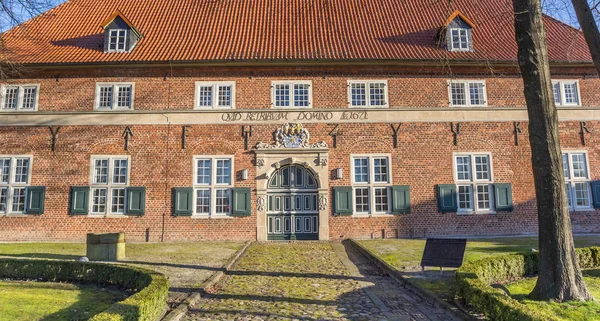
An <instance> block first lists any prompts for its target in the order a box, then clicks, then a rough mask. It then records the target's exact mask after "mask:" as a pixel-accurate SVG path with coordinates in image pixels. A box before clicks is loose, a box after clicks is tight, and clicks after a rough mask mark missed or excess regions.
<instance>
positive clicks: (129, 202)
mask: <svg viewBox="0 0 600 321" xmlns="http://www.w3.org/2000/svg"><path fill="white" fill-rule="evenodd" d="M125 195H126V196H125V215H132V216H141V215H144V212H145V210H146V188H145V187H127V188H126V189H125Z"/></svg>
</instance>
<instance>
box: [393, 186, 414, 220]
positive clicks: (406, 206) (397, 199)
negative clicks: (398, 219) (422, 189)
mask: <svg viewBox="0 0 600 321" xmlns="http://www.w3.org/2000/svg"><path fill="white" fill-rule="evenodd" d="M409 213H410V186H408V185H404V186H392V214H409Z"/></svg>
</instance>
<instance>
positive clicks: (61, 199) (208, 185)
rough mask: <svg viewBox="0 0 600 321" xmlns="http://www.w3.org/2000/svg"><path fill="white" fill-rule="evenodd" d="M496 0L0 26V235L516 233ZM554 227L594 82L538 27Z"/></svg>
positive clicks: (575, 163)
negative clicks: (547, 80) (545, 66)
mask: <svg viewBox="0 0 600 321" xmlns="http://www.w3.org/2000/svg"><path fill="white" fill-rule="evenodd" d="M511 10H512V8H510V7H508V6H507V3H506V2H505V1H500V0H486V1H485V5H479V6H477V5H476V4H475V2H473V1H467V0H458V1H452V3H451V4H450V6H449V7H448V6H447V3H444V2H431V3H430V2H427V1H416V0H415V1H409V2H406V1H400V0H370V1H363V0H353V1H347V0H333V1H332V0H285V1H284V0H251V1H248V0H245V1H244V0H223V1H204V0H198V1H187V0H173V1H152V0H94V1H92V0H70V1H67V2H66V3H64V4H62V5H59V6H58V7H57V8H55V9H52V10H50V11H49V12H47V13H45V14H43V15H41V16H39V17H36V18H34V19H32V20H30V21H28V22H27V23H25V24H23V25H22V26H21V27H19V28H16V29H13V30H10V31H8V32H6V33H4V34H3V35H2V37H3V43H4V45H5V46H6V50H5V52H6V54H5V60H6V61H9V62H12V63H16V64H17V68H16V69H17V70H16V71H13V72H11V73H9V76H8V78H7V79H5V80H4V81H3V83H2V98H1V102H0V125H1V127H0V141H1V142H2V144H1V145H0V146H1V147H0V148H1V149H2V150H1V151H0V155H1V156H0V213H1V216H0V240H1V241H9V240H10V241H12V240H82V239H83V238H84V237H85V234H86V233H89V232H109V231H110V232H116V231H123V232H125V233H126V234H127V237H128V239H129V240H135V241H144V240H149V241H161V240H162V241H176V240H177V241H181V240H205V239H206V240H214V239H245V240H246V239H247V240H255V239H258V240H267V239H269V240H277V239H341V238H346V237H358V238H369V237H383V236H385V237H396V236H401V237H423V236H432V235H453V236H454V235H500V234H527V233H535V232H536V231H537V219H536V205H535V195H534V187H533V177H532V170H531V155H530V146H529V141H528V131H527V112H526V109H525V101H524V96H523V93H522V91H523V83H522V80H521V78H520V74H519V70H518V66H517V63H516V43H515V41H514V29H513V23H512V12H511ZM545 24H546V30H547V34H548V45H549V56H550V60H551V71H552V75H553V78H554V83H553V85H554V91H555V101H556V104H557V106H558V110H559V118H560V121H561V123H560V135H561V137H560V139H561V144H562V148H563V152H564V165H565V167H564V168H565V184H567V187H568V191H569V199H570V204H571V209H572V212H571V216H572V220H573V229H574V231H575V232H579V233H585V232H600V217H599V215H600V213H599V212H598V211H597V210H596V209H595V208H596V207H597V206H599V205H600V189H598V187H597V186H596V185H595V182H594V180H597V179H600V157H599V156H600V144H599V143H600V138H599V137H598V135H597V132H598V131H600V112H599V110H598V107H599V106H600V81H599V79H598V75H597V74H596V73H595V70H594V69H593V65H592V63H591V57H590V55H589V52H588V48H587V46H586V44H585V41H584V39H583V36H582V35H581V34H580V32H579V31H577V30H575V29H573V28H571V27H569V26H567V25H565V24H563V23H561V22H559V21H557V20H554V19H553V18H550V17H546V18H545Z"/></svg>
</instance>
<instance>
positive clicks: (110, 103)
mask: <svg viewBox="0 0 600 321" xmlns="http://www.w3.org/2000/svg"><path fill="white" fill-rule="evenodd" d="M133 87H134V86H133V83H98V84H96V109H97V110H122V109H133V91H134V90H133V89H134V88H133Z"/></svg>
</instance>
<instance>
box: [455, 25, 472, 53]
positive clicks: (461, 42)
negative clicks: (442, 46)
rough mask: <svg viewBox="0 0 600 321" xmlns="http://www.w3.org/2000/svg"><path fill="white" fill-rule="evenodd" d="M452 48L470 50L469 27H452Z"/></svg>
mask: <svg viewBox="0 0 600 321" xmlns="http://www.w3.org/2000/svg"><path fill="white" fill-rule="evenodd" d="M450 37H451V38H452V39H451V42H450V44H451V46H452V48H450V50H469V30H468V29H467V28H452V29H450Z"/></svg>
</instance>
